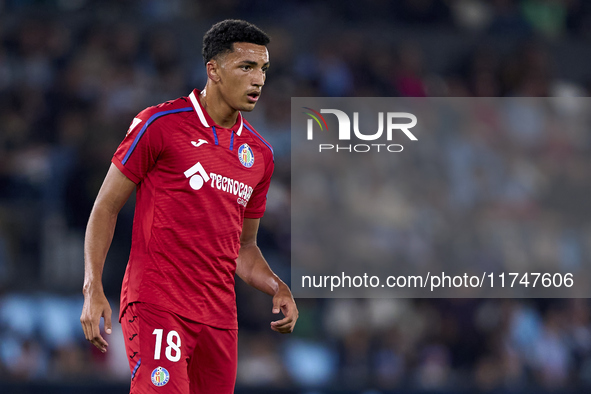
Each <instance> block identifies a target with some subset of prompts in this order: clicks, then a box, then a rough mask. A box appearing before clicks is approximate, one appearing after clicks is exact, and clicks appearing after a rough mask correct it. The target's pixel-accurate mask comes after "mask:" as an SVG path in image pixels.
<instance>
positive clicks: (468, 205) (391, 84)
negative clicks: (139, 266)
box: [0, 0, 591, 392]
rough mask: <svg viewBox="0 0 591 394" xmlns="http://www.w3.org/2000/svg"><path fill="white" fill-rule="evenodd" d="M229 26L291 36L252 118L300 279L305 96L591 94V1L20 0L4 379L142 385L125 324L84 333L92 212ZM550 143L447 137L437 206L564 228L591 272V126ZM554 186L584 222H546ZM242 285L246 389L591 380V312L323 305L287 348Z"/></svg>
mask: <svg viewBox="0 0 591 394" xmlns="http://www.w3.org/2000/svg"><path fill="white" fill-rule="evenodd" d="M226 17H240V18H242V19H247V20H249V21H251V22H254V23H256V24H258V25H259V26H260V27H262V28H263V29H265V30H266V31H268V33H269V34H270V35H271V37H272V39H273V42H272V43H271V44H270V46H269V51H270V58H271V68H270V71H269V73H268V80H267V85H266V86H265V88H264V94H263V98H262V100H261V102H260V103H259V104H258V106H257V109H256V110H255V111H254V112H253V113H250V114H248V115H247V118H248V120H249V121H250V122H251V123H252V124H253V125H255V127H256V128H257V129H258V130H259V131H260V132H261V134H262V135H263V136H265V137H266V138H267V139H268V140H269V141H270V142H271V144H272V145H273V146H274V148H275V161H276V172H275V175H274V182H273V183H272V189H271V190H270V192H269V204H268V208H267V213H266V215H265V217H264V218H263V220H262V228H261V230H260V238H259V244H260V246H261V248H262V249H263V251H264V254H265V256H266V257H267V259H268V260H269V262H270V264H271V265H272V267H273V269H274V270H275V271H276V272H277V273H278V274H279V275H280V276H281V277H283V278H288V277H289V275H290V269H289V267H290V266H289V263H290V253H291V250H290V134H289V132H290V98H291V97H292V96H294V97H297V96H301V97H314V96H375V97H379V96H450V97H486V96H570V97H576V96H587V95H588V94H589V88H590V87H591V85H590V81H591V71H589V66H588V65H589V64H590V61H591V3H589V2H587V1H582V0H569V1H567V0H565V1H559V0H555V1H550V0H523V1H516V0H494V1H483V0H457V1H451V0H450V1H443V0H416V1H411V0H401V1H396V2H391V1H386V0H367V1H364V2H363V5H362V6H361V5H360V4H359V2H353V1H351V2H349V1H347V2H342V1H336V0H333V1H326V2H313V1H307V0H288V1H281V2H272V1H264V0H252V1H249V2H240V1H237V0H221V1H216V2H195V1H189V0H168V1H156V0H148V1H139V0H126V1H114V0H106V1H89V0H57V1H49V0H46V1H43V0H20V1H19V0H0V338H1V342H0V369H1V370H2V371H4V372H5V374H7V375H8V376H9V378H7V379H9V381H15V382H19V381H20V382H30V381H39V380H40V381H59V382H71V381H88V380H97V381H121V382H123V383H125V382H126V381H127V380H128V379H129V372H128V369H127V361H126V359H125V357H126V356H125V353H124V352H123V351H121V352H118V351H117V350H116V349H117V348H119V349H122V341H123V338H122V336H121V334H120V331H119V332H117V331H116V334H115V335H112V337H111V339H110V343H111V349H110V351H109V353H108V354H107V355H106V356H105V355H102V354H100V353H99V352H98V351H95V349H94V348H93V347H92V346H91V345H90V344H88V343H87V342H85V340H84V337H83V334H82V330H81V329H80V327H79V320H78V319H79V315H80V311H81V306H82V295H81V286H82V275H83V260H82V248H83V237H84V228H85V225H86V220H87V218H88V215H89V212H90V209H91V207H92V203H93V200H94V198H95V196H96V193H97V191H98V188H99V187H100V184H101V181H102V179H103V177H104V175H105V173H106V171H107V168H108V166H109V162H110V158H111V156H112V154H113V152H114V151H115V149H116V147H117V146H118V144H119V143H120V141H121V140H122V138H123V136H124V134H125V131H126V130H127V128H128V126H129V123H130V121H131V119H132V118H133V116H134V115H135V114H137V113H138V112H139V111H141V110H142V109H143V108H145V107H146V106H149V105H154V104H156V103H159V102H162V101H165V100H168V99H170V98H175V97H179V96H184V95H187V94H188V93H189V92H190V91H191V89H193V88H195V87H196V88H201V87H203V86H204V84H205V74H204V67H203V64H202V60H201V56H200V49H201V37H202V34H203V33H204V32H205V31H206V30H207V28H209V26H211V24H212V23H214V22H216V21H218V20H220V19H223V18H226ZM528 130H529V129H526V130H525V131H524V130H521V131H523V132H520V133H513V134H511V133H507V134H506V135H504V137H503V138H502V139H501V140H500V142H499V139H498V138H497V136H495V135H489V136H488V137H487V136H479V138H474V136H472V135H470V134H465V135H459V136H458V135H454V136H449V137H447V136H438V138H441V141H442V142H443V143H445V141H446V138H455V139H457V140H458V141H460V142H461V144H460V145H457V146H460V147H461V151H454V152H449V155H445V156H437V155H442V153H436V152H431V153H429V154H427V155H424V157H423V160H425V161H431V160H437V161H438V164H440V165H442V167H441V168H440V170H441V171H444V169H448V171H449V172H448V173H444V174H442V177H444V179H442V180H441V181H440V182H439V183H437V184H434V185H433V190H435V189H436V190H435V191H436V192H437V193H440V194H443V195H448V196H451V198H449V199H447V200H446V199H437V198H431V199H426V200H425V201H422V202H421V203H422V204H424V206H426V207H428V208H429V209H431V210H432V211H440V212H447V211H450V210H455V211H462V212H465V213H466V212H467V213H466V214H465V215H464V216H463V217H464V221H465V224H466V225H469V224H470V223H469V222H470V220H475V219H473V218H474V216H471V215H469V212H470V211H471V210H472V209H473V207H474V206H476V205H478V203H479V202H481V201H482V200H483V199H485V200H486V201H487V203H490V204H493V205H494V204H495V203H498V206H500V207H501V209H503V208H504V209H508V210H509V211H508V213H506V217H509V219H508V221H509V223H511V220H514V221H521V220H525V218H527V217H529V216H527V215H538V217H545V218H548V221H549V222H548V223H547V224H548V226H549V227H548V229H549V230H548V231H549V232H550V234H549V235H548V239H549V240H550V241H549V243H544V244H542V245H540V248H542V249H544V248H546V249H544V250H542V251H540V253H541V255H542V256H554V255H557V256H554V257H550V258H557V259H564V261H567V263H569V262H570V263H571V264H588V263H589V254H588V252H586V250H587V249H588V247H589V243H590V242H591V232H590V231H589V230H590V228H589V225H588V223H589V216H590V215H589V212H590V211H589V209H585V206H584V205H585V201H586V200H587V196H589V193H588V192H589V191H590V187H591V183H590V182H588V180H589V179H588V178H589V176H588V174H590V173H591V161H590V159H589V157H591V156H590V155H589V153H590V148H591V145H590V144H591V141H590V140H589V136H590V135H591V134H589V131H588V130H586V131H584V132H583V133H581V134H568V133H567V134H564V133H561V129H560V128H559V127H557V128H554V129H550V130H546V129H544V131H543V132H542V133H541V134H540V133H537V134H536V133H535V132H532V133H529V134H528V133H527V131H528ZM492 131H494V130H492ZM493 134H494V133H493ZM489 137H490V138H489ZM482 146H485V147H486V146H488V147H489V148H490V147H492V148H490V149H492V150H493V151H497V152H505V154H506V155H509V156H510V157H509V158H508V159H507V160H509V162H511V163H513V164H515V166H516V167H519V168H518V169H516V170H515V171H514V172H512V173H513V174H519V177H516V178H515V179H512V182H513V184H512V186H513V188H512V189H508V190H507V193H509V194H502V193H498V194H496V193H489V190H488V189H487V187H489V186H494V185H486V184H484V183H483V182H484V181H486V179H487V173H488V171H492V172H494V171H495V166H496V163H495V162H494V161H491V162H487V161H486V160H485V158H484V157H483V156H482V155H480V152H481V150H479V149H480V147H482ZM531 158H534V159H535V160H534V161H530V159H531ZM475 161H476V162H477V164H478V165H477V166H474V167H473V168H472V169H471V170H470V167H471V166H473V165H474V163H475ZM540 163H550V164H551V165H549V166H542V165H540ZM552 171H554V172H552ZM541 178H544V182H549V184H550V185H552V186H553V187H554V188H557V189H558V190H568V191H569V193H567V194H568V195H569V196H571V197H572V200H570V201H568V202H567V203H566V208H564V209H565V210H566V212H567V213H566V214H565V215H562V213H563V207H562V206H561V207H559V208H556V210H554V211H552V212H544V211H541V212H540V210H539V209H537V207H538V205H537V204H536V202H537V199H538V198H539V195H538V194H536V192H535V187H536V185H537V184H536V183H535V182H537V181H538V180H539V179H541ZM412 181H413V179H412V173H409V178H408V179H400V181H399V182H398V183H397V185H398V186H400V187H401V188H403V190H402V192H404V187H405V183H407V182H408V183H409V184H412ZM528 187H530V188H534V189H528ZM546 190H548V189H546ZM511 193H512V194H511ZM510 198H513V200H510ZM495 199H498V200H495ZM504 199H509V200H504ZM441 201H446V202H445V203H444V204H442V203H441ZM507 201H509V203H508V204H505V203H506V202H507ZM560 203H561V204H564V201H561V202H560ZM569 209H570V211H569ZM511 218H512V219H511ZM132 219H133V204H132V203H130V204H128V205H127V206H126V207H125V208H124V210H123V211H122V213H121V215H120V217H119V223H118V229H117V232H116V234H115V238H114V242H113V247H112V249H111V251H110V254H109V256H108V259H107V263H106V267H105V273H104V279H103V281H104V285H105V291H106V292H107V294H108V296H109V297H110V299H111V304H112V306H113V307H114V315H115V314H116V310H115V309H116V306H117V304H118V297H119V290H120V284H121V278H122V276H123V272H124V269H125V264H126V261H127V257H128V252H129V247H130V240H131V223H132ZM484 219H486V218H484ZM484 219H483V218H482V217H480V219H479V220H484ZM553 220H554V221H553ZM535 230H536V229H535V228H530V229H527V228H523V229H520V231H522V233H521V234H520V236H522V237H528V236H529V234H530V233H529V232H533V231H535ZM421 236H423V237H428V234H422V235H421ZM425 239H426V241H432V240H429V239H428V238H425ZM422 240H423V239H418V240H417V242H419V241H422ZM555 240H560V242H558V243H554V244H553V243H552V241H555ZM451 241H452V242H456V243H457V244H464V245H465V246H466V247H465V250H466V255H465V256H459V257H460V258H465V259H468V260H469V259H471V258H473V256H476V255H478V254H479V253H481V254H483V255H486V254H488V255H491V254H492V255H493V256H497V257H498V256H499V255H503V254H505V255H503V256H502V257H498V258H506V259H511V258H519V257H520V256H519V250H518V249H511V250H510V251H507V250H501V249H497V250H482V249H480V246H481V245H479V244H478V243H474V242H472V241H473V240H471V239H470V238H469V237H468V236H466V237H462V238H461V239H452V240H451ZM418 244H419V246H420V242H419V243H418ZM500 247H501V246H499V248H500ZM556 248H558V249H559V252H557V249H556ZM547 249H548V250H547ZM417 250H418V252H419V253H421V252H422V249H421V248H418V249H417ZM445 250H446V249H445V248H444V249H443V251H444V252H445ZM457 250H461V249H457V248H456V249H454V248H449V249H448V251H449V253H452V252H454V251H457ZM512 252H514V253H515V254H513V255H512V254H511V253H512ZM423 256H424V254H423ZM444 257H445V256H444ZM447 257H448V258H449V256H447ZM454 257H455V256H454ZM430 258H438V256H431V257H430ZM561 261H562V260H561ZM163 280H165V278H163ZM237 293H238V297H237V298H238V308H239V325H240V327H241V331H240V350H239V351H240V361H239V371H238V387H239V388H245V387H271V388H277V389H278V390H279V389H288V388H291V389H293V387H301V388H314V387H317V388H320V389H321V390H325V389H326V390H329V389H339V388H346V389H349V390H357V389H359V390H361V389H366V388H375V389H379V390H386V391H387V390H390V389H395V388H396V389H398V388H403V389H408V390H415V389H437V390H445V389H451V388H453V389H465V390H468V392H473V390H474V389H476V388H478V389H481V390H483V391H491V392H492V391H494V392H501V391H502V392H507V391H509V392H519V391H521V390H527V389H531V388H532V387H534V388H536V387H537V388H542V389H554V390H565V389H577V390H584V388H585V387H586V388H587V389H588V388H589V387H591V315H590V305H589V302H588V300H584V299H579V300H550V299H546V300H515V299H510V300H483V299H480V300H472V299H452V300H436V299H431V300H406V299H403V300H385V299H373V300H330V299H302V300H299V301H298V306H299V308H300V321H299V322H298V326H297V327H296V332H295V333H294V334H293V335H291V336H289V337H282V336H277V335H274V333H272V332H271V331H270V330H269V328H268V323H269V321H270V320H272V319H273V316H272V315H271V313H270V310H271V304H270V299H269V298H268V297H267V296H265V295H263V294H259V293H257V292H256V291H254V290H252V289H249V288H247V286H246V285H244V284H242V283H237ZM118 342H121V343H120V344H118ZM5 376H6V375H5ZM470 390H472V391H470Z"/></svg>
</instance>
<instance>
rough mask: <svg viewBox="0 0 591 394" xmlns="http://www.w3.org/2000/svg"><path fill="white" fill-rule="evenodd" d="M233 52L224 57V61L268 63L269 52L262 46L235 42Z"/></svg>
mask: <svg viewBox="0 0 591 394" xmlns="http://www.w3.org/2000/svg"><path fill="white" fill-rule="evenodd" d="M232 47H233V51H232V52H230V53H228V54H227V55H226V60H228V61H232V62H242V61H250V62H257V63H261V64H264V63H268V62H269V51H268V50H267V47H266V46H264V45H257V44H253V43H250V42H235V43H234V44H233V46H232Z"/></svg>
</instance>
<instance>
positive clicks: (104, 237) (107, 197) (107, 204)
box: [80, 164, 136, 353]
mask: <svg viewBox="0 0 591 394" xmlns="http://www.w3.org/2000/svg"><path fill="white" fill-rule="evenodd" d="M135 187H136V184H135V183H134V182H133V181H131V180H130V179H129V178H127V177H126V176H125V175H124V174H123V173H122V172H121V171H120V170H119V169H118V168H117V167H116V166H115V165H114V164H111V167H110V168H109V171H108V173H107V176H106V177H105V180H104V182H103V185H102V186H101V189H100V191H99V193H98V196H97V198H96V201H95V203H94V207H93V208H92V212H91V214H90V219H89V220H88V225H87V227H86V237H85V240H84V288H83V294H84V306H83V308H82V315H81V316H80V322H81V323H82V329H83V330H84V335H85V337H86V339H87V340H88V341H90V342H91V343H92V344H93V345H94V346H96V347H97V348H98V349H99V350H100V351H101V352H103V353H104V352H106V351H107V346H109V345H108V343H107V341H105V339H104V338H103V337H102V336H101V334H100V330H99V323H100V320H101V317H103V318H104V320H105V332H106V333H107V334H110V333H111V328H112V326H111V307H110V305H109V302H108V301H107V298H106V297H105V293H104V291H103V282H102V274H103V267H104V265H105V258H106V257H107V252H108V250H109V247H110V246H111V241H112V240H113V233H114V232H115V224H116V222H117V215H118V214H119V211H120V210H121V208H122V207H123V205H125V202H126V201H127V200H128V198H129V196H130V195H131V193H132V192H133V190H134V189H135Z"/></svg>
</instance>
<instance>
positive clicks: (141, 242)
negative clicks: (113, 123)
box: [112, 90, 274, 329]
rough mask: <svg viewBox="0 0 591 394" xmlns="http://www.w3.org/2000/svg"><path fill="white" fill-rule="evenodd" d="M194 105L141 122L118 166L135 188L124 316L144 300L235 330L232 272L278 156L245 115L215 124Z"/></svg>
mask: <svg viewBox="0 0 591 394" xmlns="http://www.w3.org/2000/svg"><path fill="white" fill-rule="evenodd" d="M198 97H199V91H197V90H194V91H193V92H192V93H191V94H190V95H189V96H188V97H181V98H179V99H176V100H172V101H167V102H166V103H163V104H160V105H157V106H155V107H149V108H147V109H145V110H144V111H142V112H140V113H139V114H138V115H137V116H136V118H134V120H133V122H132V123H131V126H130V128H129V130H128V132H127V135H126V137H125V139H124V140H123V142H122V143H121V145H119V148H118V149H117V151H116V152H115V155H114V156H113V159H112V162H113V164H115V165H116V166H117V168H119V170H121V172H123V174H125V176H127V177H128V178H129V179H130V180H132V181H133V182H134V183H136V184H137V198H136V207H135V216H134V223H133V235H132V246H131V253H130V256H129V262H128V264H127V269H126V271H125V277H124V279H123V286H122V290H121V309H120V310H121V314H120V317H119V319H121V316H123V314H124V313H125V309H126V308H127V306H128V305H129V304H130V303H132V302H136V301H141V302H147V303H151V304H155V305H159V306H161V307H164V308H166V309H168V310H170V311H171V312H174V313H176V314H178V315H180V316H183V317H186V318H188V319H191V320H193V321H196V322H200V323H203V324H207V325H210V326H213V327H217V328H224V329H236V328H238V324H237V320H236V295H235V292H234V273H235V271H236V258H237V257H238V251H239V248H240V233H241V231H242V223H243V219H244V218H260V217H262V216H263V213H264V211H265V205H266V195H267V191H268V189H269V182H270V180H271V174H272V173H273V168H274V163H273V150H272V148H271V146H270V145H269V143H268V142H267V141H265V140H264V139H263V138H262V137H261V136H260V135H259V134H258V133H257V132H256V131H255V130H254V128H253V127H252V126H251V125H250V124H249V123H248V122H246V120H244V119H243V118H242V114H239V115H238V119H237V121H236V124H235V125H234V126H232V127H231V128H230V129H226V128H223V127H220V126H218V125H216V124H215V123H214V122H213V120H212V119H211V117H210V116H209V115H208V114H207V112H206V111H205V110H204V109H203V107H202V106H201V104H200V102H199V99H198Z"/></svg>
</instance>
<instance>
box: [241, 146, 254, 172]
mask: <svg viewBox="0 0 591 394" xmlns="http://www.w3.org/2000/svg"><path fill="white" fill-rule="evenodd" d="M238 159H239V160H240V163H242V165H243V166H244V167H246V168H250V167H252V165H253V164H254V154H253V153H252V149H250V146H248V144H242V145H240V148H238Z"/></svg>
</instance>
